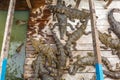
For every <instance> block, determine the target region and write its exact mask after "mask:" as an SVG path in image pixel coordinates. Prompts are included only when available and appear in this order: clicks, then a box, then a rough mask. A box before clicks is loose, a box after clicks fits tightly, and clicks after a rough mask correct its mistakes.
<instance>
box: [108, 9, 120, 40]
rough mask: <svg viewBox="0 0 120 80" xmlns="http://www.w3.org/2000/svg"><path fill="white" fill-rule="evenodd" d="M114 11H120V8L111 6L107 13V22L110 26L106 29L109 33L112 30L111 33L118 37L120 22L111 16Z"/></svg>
mask: <svg viewBox="0 0 120 80" xmlns="http://www.w3.org/2000/svg"><path fill="white" fill-rule="evenodd" d="M114 12H117V13H118V12H119V13H120V9H118V8H113V9H112V10H111V11H110V12H109V13H108V22H109V24H110V28H109V29H108V31H109V33H111V31H113V33H115V35H116V36H117V37H118V38H119V39H120V22H119V21H116V20H115V18H114V16H113V13H114Z"/></svg>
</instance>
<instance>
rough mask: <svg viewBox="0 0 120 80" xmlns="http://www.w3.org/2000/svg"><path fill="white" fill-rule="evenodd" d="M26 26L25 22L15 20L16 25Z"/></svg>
mask: <svg viewBox="0 0 120 80" xmlns="http://www.w3.org/2000/svg"><path fill="white" fill-rule="evenodd" d="M24 24H27V21H25V20H16V25H24Z"/></svg>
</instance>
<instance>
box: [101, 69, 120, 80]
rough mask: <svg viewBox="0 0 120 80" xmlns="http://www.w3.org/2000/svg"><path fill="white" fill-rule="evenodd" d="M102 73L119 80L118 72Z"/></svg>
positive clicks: (119, 73) (119, 74)
mask: <svg viewBox="0 0 120 80" xmlns="http://www.w3.org/2000/svg"><path fill="white" fill-rule="evenodd" d="M103 73H104V74H105V75H106V76H108V77H110V78H113V79H120V72H110V71H106V70H104V71H103Z"/></svg>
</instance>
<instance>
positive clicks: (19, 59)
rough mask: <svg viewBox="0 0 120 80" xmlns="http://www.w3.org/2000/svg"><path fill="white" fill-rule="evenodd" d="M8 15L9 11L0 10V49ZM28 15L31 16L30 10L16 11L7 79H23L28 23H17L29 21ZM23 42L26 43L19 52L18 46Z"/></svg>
mask: <svg viewBox="0 0 120 80" xmlns="http://www.w3.org/2000/svg"><path fill="white" fill-rule="evenodd" d="M6 17H7V11H0V51H1V46H2V40H3V35H4V28H5V22H6ZM28 17H29V12H28V11H15V15H14V21H13V26H12V33H11V41H10V48H9V55H8V64H7V74H6V80H23V79H22V74H23V65H24V59H25V41H26V31H27V24H22V25H20V24H18V25H17V24H16V21H17V20H25V21H27V20H28ZM21 43H24V45H23V46H22V47H21V50H20V52H19V53H17V52H16V48H17V47H18V46H19V45H20V44H21Z"/></svg>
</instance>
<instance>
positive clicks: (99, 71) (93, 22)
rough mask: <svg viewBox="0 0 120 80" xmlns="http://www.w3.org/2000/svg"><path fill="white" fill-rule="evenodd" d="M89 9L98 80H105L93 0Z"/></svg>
mask: <svg viewBox="0 0 120 80" xmlns="http://www.w3.org/2000/svg"><path fill="white" fill-rule="evenodd" d="M89 8H90V14H91V29H92V39H93V47H94V53H95V56H96V65H95V67H96V80H104V78H103V70H102V64H101V63H102V61H101V54H100V45H99V42H98V41H99V39H98V32H97V30H96V14H95V6H94V2H93V0H89Z"/></svg>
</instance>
